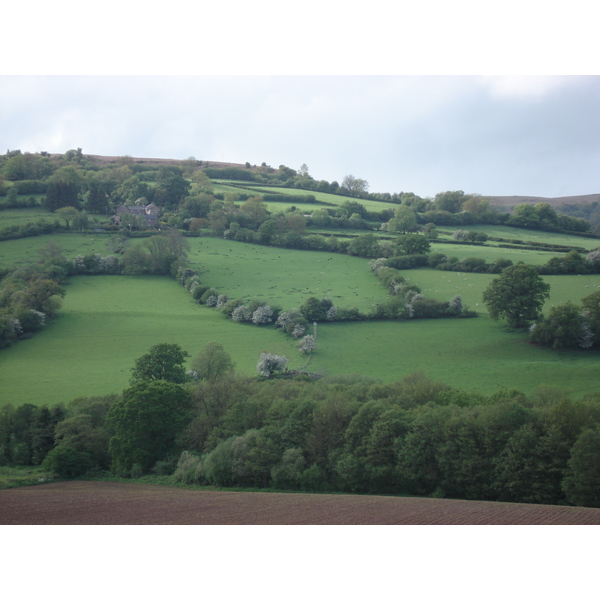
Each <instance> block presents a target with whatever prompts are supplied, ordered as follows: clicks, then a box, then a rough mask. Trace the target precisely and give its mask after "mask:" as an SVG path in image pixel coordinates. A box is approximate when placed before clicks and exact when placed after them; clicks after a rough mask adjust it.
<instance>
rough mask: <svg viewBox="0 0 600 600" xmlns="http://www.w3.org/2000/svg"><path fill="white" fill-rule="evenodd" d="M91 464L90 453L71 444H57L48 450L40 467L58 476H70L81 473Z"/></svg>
mask: <svg viewBox="0 0 600 600" xmlns="http://www.w3.org/2000/svg"><path fill="white" fill-rule="evenodd" d="M91 466H92V461H91V458H90V455H89V454H88V453H87V452H80V451H79V450H77V449H75V448H73V447H71V446H66V445H62V446H57V447H56V448H53V449H52V450H50V452H48V454H47V455H46V458H44V460H43V462H42V468H43V469H45V470H47V471H52V472H53V473H56V474H57V475H59V476H60V477H65V478H72V477H78V476H79V475H83V474H84V473H85V472H86V471H88V470H89V469H90V468H91Z"/></svg>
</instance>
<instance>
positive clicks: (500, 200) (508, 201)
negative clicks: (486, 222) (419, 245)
mask: <svg viewBox="0 0 600 600" xmlns="http://www.w3.org/2000/svg"><path fill="white" fill-rule="evenodd" d="M55 156H61V155H55ZM85 156H86V157H87V158H88V159H90V160H91V161H92V163H96V164H104V165H106V164H118V163H120V162H123V159H126V160H127V161H131V162H134V163H143V164H146V165H151V166H160V165H169V164H170V165H179V164H180V163H181V162H183V161H185V160H187V159H185V158H182V159H176V158H141V157H135V156H102V155H100V154H85ZM200 162H202V166H206V165H209V166H211V167H217V168H226V167H236V168H241V169H243V168H246V165H245V164H243V163H231V162H219V161H212V160H202V161H200ZM252 167H253V168H257V165H252ZM259 170H260V168H259ZM481 195H482V196H483V197H484V198H487V199H488V200H489V202H490V205H491V206H503V207H505V208H509V207H513V206H516V205H517V204H537V203H538V202H547V203H548V204H550V205H558V204H592V202H600V193H599V194H586V195H583V196H561V197H559V198H546V197H544V196H486V195H485V194H481Z"/></svg>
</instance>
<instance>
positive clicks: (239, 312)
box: [231, 304, 248, 322]
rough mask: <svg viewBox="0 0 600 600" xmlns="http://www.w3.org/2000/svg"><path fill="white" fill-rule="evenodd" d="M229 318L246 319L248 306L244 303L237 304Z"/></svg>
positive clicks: (235, 319)
mask: <svg viewBox="0 0 600 600" xmlns="http://www.w3.org/2000/svg"><path fill="white" fill-rule="evenodd" d="M231 318H232V319H233V320H234V321H238V322H240V321H247V320H248V307H247V306H246V305H245V304H242V305H241V306H238V307H237V308H235V309H234V310H233V312H232V313H231Z"/></svg>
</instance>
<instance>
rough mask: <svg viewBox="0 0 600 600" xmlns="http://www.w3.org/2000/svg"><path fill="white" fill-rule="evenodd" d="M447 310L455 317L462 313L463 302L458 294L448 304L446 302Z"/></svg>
mask: <svg viewBox="0 0 600 600" xmlns="http://www.w3.org/2000/svg"><path fill="white" fill-rule="evenodd" d="M448 308H449V309H450V310H451V311H452V312H453V313H454V314H456V315H460V313H461V312H462V311H463V301H462V296H461V295H460V294H456V296H454V298H452V300H450V302H448Z"/></svg>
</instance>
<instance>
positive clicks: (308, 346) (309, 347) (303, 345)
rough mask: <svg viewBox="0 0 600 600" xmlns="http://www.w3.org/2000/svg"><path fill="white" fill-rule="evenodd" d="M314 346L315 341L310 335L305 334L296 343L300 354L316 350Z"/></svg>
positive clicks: (315, 344)
mask: <svg viewBox="0 0 600 600" xmlns="http://www.w3.org/2000/svg"><path fill="white" fill-rule="evenodd" d="M316 348H317V342H316V341H315V338H314V336H312V335H305V336H304V337H303V338H302V339H301V340H300V343H299V344H298V350H300V352H302V354H309V353H310V352H313V351H314V350H316Z"/></svg>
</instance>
